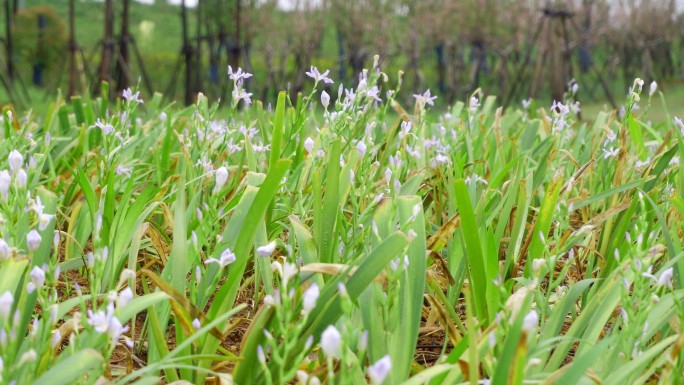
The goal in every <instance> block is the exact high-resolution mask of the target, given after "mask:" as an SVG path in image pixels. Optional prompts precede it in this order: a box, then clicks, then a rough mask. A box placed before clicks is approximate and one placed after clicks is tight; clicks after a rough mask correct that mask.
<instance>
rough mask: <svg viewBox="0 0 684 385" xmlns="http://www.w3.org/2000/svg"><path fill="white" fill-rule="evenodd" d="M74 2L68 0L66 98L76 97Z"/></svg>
mask: <svg viewBox="0 0 684 385" xmlns="http://www.w3.org/2000/svg"><path fill="white" fill-rule="evenodd" d="M74 1H75V0H69V42H68V47H67V48H68V50H69V88H68V96H69V98H71V97H72V96H74V95H76V77H77V74H76V26H75V23H74Z"/></svg>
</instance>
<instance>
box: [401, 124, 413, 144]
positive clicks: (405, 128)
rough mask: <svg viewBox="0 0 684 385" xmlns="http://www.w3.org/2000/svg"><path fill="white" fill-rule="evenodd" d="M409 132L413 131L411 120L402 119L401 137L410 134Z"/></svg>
mask: <svg viewBox="0 0 684 385" xmlns="http://www.w3.org/2000/svg"><path fill="white" fill-rule="evenodd" d="M409 132H411V121H408V122H407V121H405V120H402V122H401V130H400V131H399V139H400V140H401V139H404V137H405V136H406V135H408V134H409Z"/></svg>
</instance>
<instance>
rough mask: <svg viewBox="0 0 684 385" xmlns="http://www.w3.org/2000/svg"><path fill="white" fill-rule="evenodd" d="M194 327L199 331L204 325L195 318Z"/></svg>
mask: <svg viewBox="0 0 684 385" xmlns="http://www.w3.org/2000/svg"><path fill="white" fill-rule="evenodd" d="M192 327H193V328H194V329H195V330H199V329H200V328H201V327H202V324H201V323H200V320H198V319H197V318H195V319H194V320H192Z"/></svg>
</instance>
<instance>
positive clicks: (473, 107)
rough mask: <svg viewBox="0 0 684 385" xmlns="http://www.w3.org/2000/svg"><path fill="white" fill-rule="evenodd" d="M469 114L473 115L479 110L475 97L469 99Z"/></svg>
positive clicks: (478, 101)
mask: <svg viewBox="0 0 684 385" xmlns="http://www.w3.org/2000/svg"><path fill="white" fill-rule="evenodd" d="M469 107H470V112H471V113H475V112H476V111H477V109H478V108H480V100H479V99H478V98H477V96H471V97H470V106H469Z"/></svg>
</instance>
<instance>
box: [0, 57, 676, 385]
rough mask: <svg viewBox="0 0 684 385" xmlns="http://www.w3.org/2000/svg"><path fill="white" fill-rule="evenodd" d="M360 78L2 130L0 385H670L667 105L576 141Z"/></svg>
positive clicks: (672, 224)
mask: <svg viewBox="0 0 684 385" xmlns="http://www.w3.org/2000/svg"><path fill="white" fill-rule="evenodd" d="M369 74H370V75H369V76H368V77H365V78H363V80H362V81H361V82H360V84H359V85H358V87H356V88H355V89H349V90H347V91H346V93H345V94H346V96H344V97H343V98H340V99H339V100H337V101H335V102H334V103H331V102H330V99H329V97H328V95H327V93H323V89H322V86H323V83H324V82H325V81H326V78H325V77H324V76H321V75H320V74H318V73H317V72H314V73H313V79H308V82H309V84H310V85H311V86H312V91H311V93H310V94H308V95H306V96H302V97H301V98H300V99H299V100H289V99H288V97H287V96H286V94H285V93H281V94H280V95H279V97H278V101H277V103H276V104H275V107H274V108H273V109H269V108H265V107H264V106H263V105H262V104H261V103H260V102H258V101H256V100H255V101H254V102H253V104H251V105H249V103H246V101H247V99H248V98H249V95H248V92H249V90H245V89H244V79H245V76H246V75H244V74H243V73H238V74H233V75H232V80H233V87H234V92H233V95H234V96H233V100H231V101H228V102H226V103H225V105H224V106H223V107H221V108H219V107H218V105H216V104H214V103H213V101H209V100H207V99H206V98H200V99H199V101H198V102H197V104H196V105H193V106H189V107H186V108H182V107H179V106H177V105H173V104H172V105H169V104H165V103H163V102H162V98H161V95H157V96H155V97H153V98H148V97H143V98H142V99H141V98H140V95H139V94H138V93H135V92H130V93H126V94H125V95H124V96H125V98H123V99H117V100H116V101H111V102H110V101H108V100H103V99H99V98H97V99H92V100H91V99H88V100H86V99H79V98H77V99H75V100H72V103H71V104H66V103H65V102H64V101H63V100H61V99H59V100H57V101H56V102H54V103H50V104H49V105H48V106H47V108H46V110H45V111H44V112H40V113H37V114H34V115H31V116H28V117H27V118H24V116H23V114H17V113H16V112H14V111H12V110H10V109H7V108H6V109H5V110H4V112H3V116H2V118H3V119H2V122H1V127H0V128H1V130H0V136H1V137H2V140H1V141H0V159H2V161H0V162H1V164H0V377H1V380H0V381H2V382H3V383H5V382H7V383H10V382H14V383H16V384H32V383H50V384H55V385H61V384H73V383H79V384H95V383H97V384H105V383H112V384H128V383H136V384H152V383H174V382H175V383H180V382H179V381H186V382H189V383H193V384H202V383H223V384H293V383H297V384H309V385H312V384H320V383H327V384H363V383H371V384H405V385H414V384H415V385H417V384H461V383H463V384H479V383H489V384H516V385H518V384H527V383H541V384H552V383H553V384H593V383H602V384H611V385H612V384H615V385H618V384H626V383H629V384H673V383H682V382H684V377H682V373H684V355H683V353H682V348H683V347H684V333H682V330H681V319H682V317H683V316H684V306H683V304H684V288H683V287H682V272H684V260H683V259H682V257H683V256H684V245H683V244H682V242H683V239H684V234H683V231H684V230H683V229H682V226H681V223H682V219H683V218H682V217H683V216H684V195H683V191H684V172H683V171H684V170H682V169H683V168H684V166H683V165H682V163H681V162H680V159H681V157H682V156H684V141H683V138H682V135H683V134H684V124H683V123H681V122H680V121H679V120H675V119H674V115H675V111H677V110H676V109H673V110H670V108H672V107H673V106H676V105H677V101H672V99H675V100H676V99H679V98H680V97H679V96H678V94H677V93H681V91H676V90H673V93H674V97H673V98H671V97H670V94H669V90H666V91H665V92H664V93H661V91H660V90H653V92H651V89H650V88H649V86H648V84H646V85H643V91H642V85H641V84H640V83H639V82H638V81H635V83H634V85H633V92H631V93H630V94H629V96H628V99H627V100H626V102H625V104H624V114H620V115H618V114H615V113H607V112H598V111H597V109H596V110H593V111H591V110H590V111H585V115H591V116H592V120H591V121H589V122H581V121H579V120H578V117H577V116H576V114H575V105H574V103H573V101H572V100H568V101H566V102H565V103H563V104H557V105H556V106H555V108H552V109H549V106H547V105H546V104H544V103H543V102H532V104H531V105H530V106H529V107H527V106H526V107H524V108H511V109H508V110H506V111H503V110H502V109H499V108H498V103H497V101H496V99H495V98H493V97H485V96H483V95H474V96H473V97H472V98H471V99H470V100H468V101H467V102H466V103H461V102H459V103H457V104H456V105H454V106H452V107H449V108H448V109H446V110H445V111H443V112H434V111H431V105H432V104H433V102H434V97H433V96H431V95H430V94H429V93H425V94H419V95H416V96H415V98H414V100H413V102H414V103H412V105H407V104H403V105H402V103H400V102H398V101H396V100H394V99H393V98H392V97H391V95H392V93H391V92H390V93H389V94H386V92H385V91H389V90H391V89H392V87H393V82H394V81H395V79H393V78H392V77H391V76H390V77H389V82H384V81H383V76H382V73H381V72H380V71H377V72H376V71H374V70H373V71H369ZM380 90H382V92H379V91H380ZM105 94H106V92H105ZM651 94H652V95H651ZM387 95H389V96H387ZM661 100H664V102H661ZM637 103H638V104H639V105H640V108H638V109H637V108H636V107H635V106H636V105H637ZM649 104H650V105H651V106H652V107H651V108H648V106H649ZM659 106H660V107H659ZM238 107H240V108H238Z"/></svg>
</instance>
